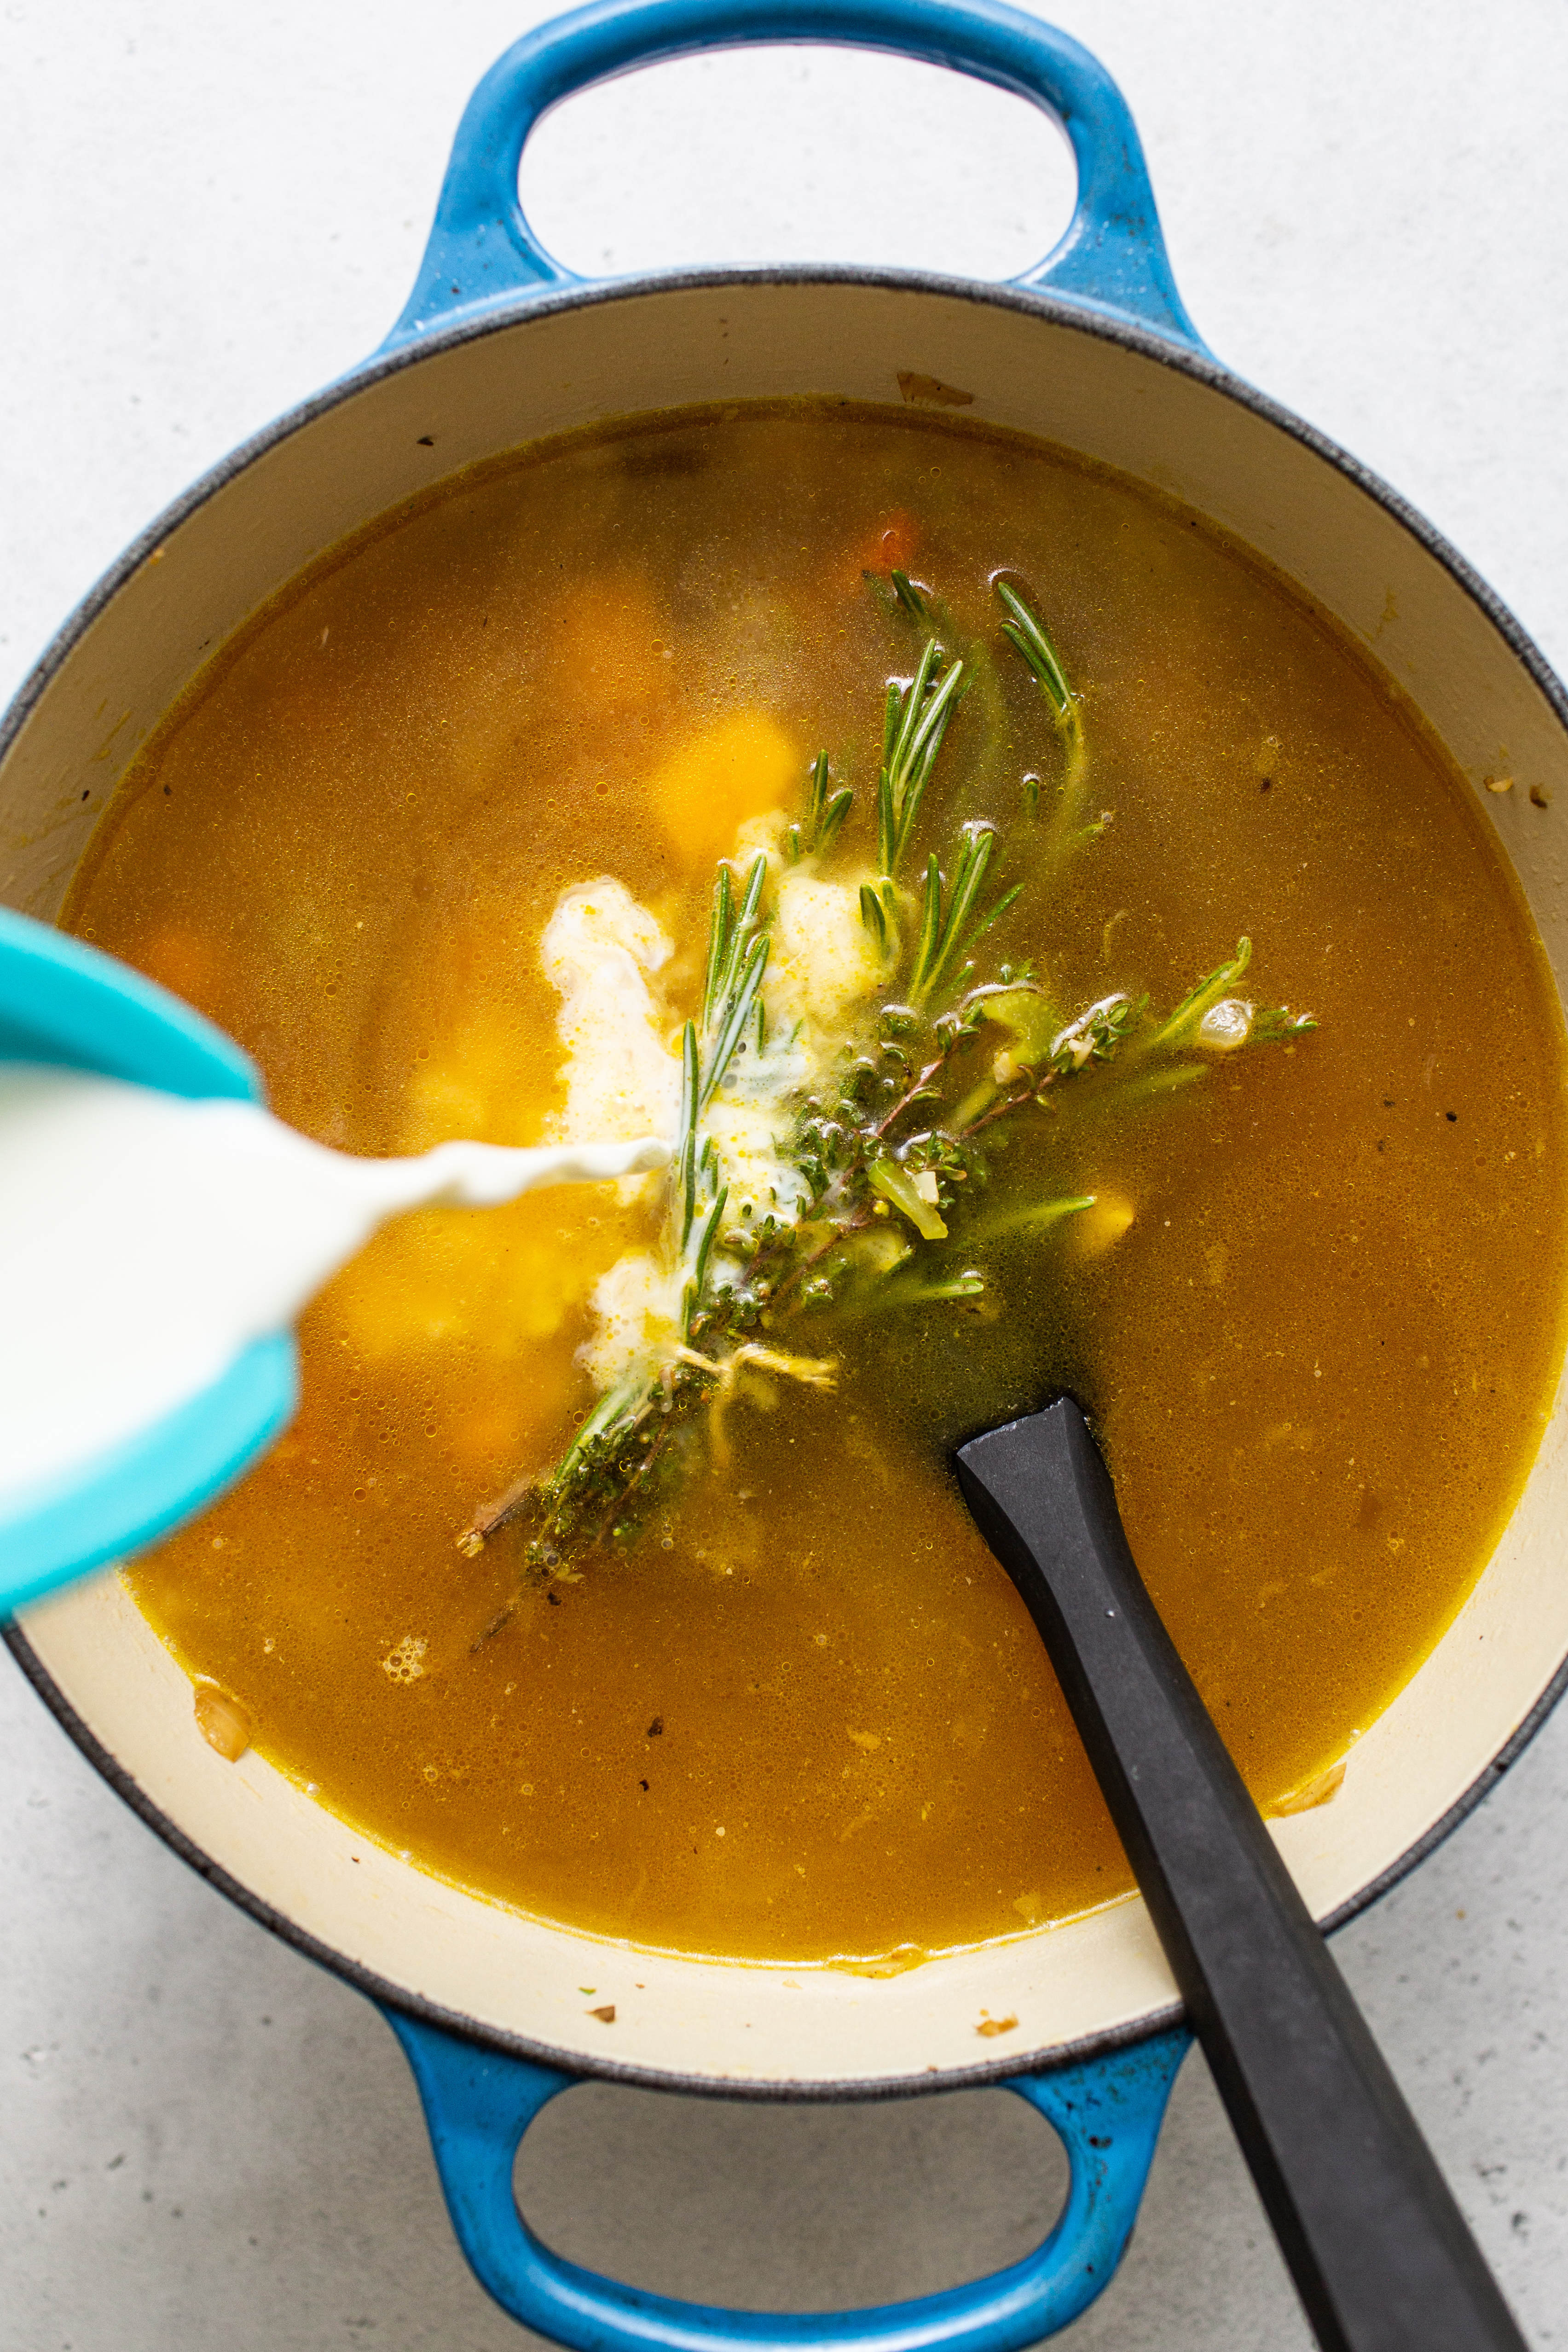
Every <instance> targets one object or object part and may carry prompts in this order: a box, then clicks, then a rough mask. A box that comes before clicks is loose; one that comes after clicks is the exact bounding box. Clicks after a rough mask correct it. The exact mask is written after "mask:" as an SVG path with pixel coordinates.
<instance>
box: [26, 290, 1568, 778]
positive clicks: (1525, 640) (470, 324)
mask: <svg viewBox="0 0 1568 2352" xmlns="http://www.w3.org/2000/svg"><path fill="white" fill-rule="evenodd" d="M767 286H773V287H779V288H786V289H787V288H792V287H815V286H845V287H863V288H866V289H872V290H875V291H878V292H885V293H900V294H904V293H913V294H935V295H938V296H941V297H943V298H944V299H947V300H956V301H963V302H970V303H973V304H975V305H976V306H977V307H984V308H989V309H993V310H1012V311H1015V312H1018V313H1019V314H1020V315H1021V316H1023V317H1026V318H1035V319H1040V320H1045V321H1047V322H1048V323H1049V324H1051V325H1052V326H1058V327H1065V328H1068V329H1070V330H1071V331H1074V332H1076V333H1079V334H1087V335H1091V336H1094V337H1096V338H1097V339H1098V340H1099V341H1102V342H1108V343H1113V344H1115V345H1117V346H1119V347H1120V348H1121V349H1122V350H1124V351H1129V352H1135V353H1136V354H1137V355H1138V356H1139V357H1140V358H1142V359H1148V360H1153V361H1154V362H1155V363H1156V364H1157V365H1159V366H1161V367H1165V368H1168V369H1169V370H1170V371H1171V372H1172V373H1175V374H1178V375H1186V376H1189V377H1191V378H1192V379H1193V380H1194V382H1196V383H1201V384H1204V385H1206V386H1207V389H1208V390H1209V391H1211V392H1215V393H1218V394H1220V395H1221V397H1223V398H1225V399H1228V400H1232V401H1234V402H1235V403H1236V404H1237V405H1238V406H1239V407H1241V408H1245V409H1248V410H1249V411H1250V412H1251V414H1252V415H1254V416H1257V417H1259V418H1260V419H1261V420H1262V422H1263V423H1264V424H1266V425H1273V426H1275V427H1276V428H1277V429H1278V430H1279V431H1281V432H1282V433H1284V434H1286V435H1287V436H1289V437H1290V438H1291V440H1293V441H1297V442H1300V443H1301V446H1302V447H1304V448H1306V449H1310V450H1311V451H1312V454H1313V455H1314V456H1315V457H1321V458H1322V460H1323V461H1324V462H1325V463H1326V464H1328V465H1330V466H1332V467H1333V468H1334V470H1335V471H1336V472H1337V473H1341V474H1343V476H1344V477H1345V478H1346V479H1347V480H1348V481H1350V482H1351V483H1353V484H1354V487H1355V488H1357V489H1359V490H1361V491H1362V492H1364V495H1365V496H1366V497H1368V498H1370V499H1372V500H1373V502H1374V503H1375V505H1377V506H1380V507H1382V508H1383V509H1384V511H1385V513H1386V514H1388V515H1390V516H1392V518H1393V519H1394V520H1395V521H1396V522H1397V523H1399V524H1401V525H1402V526H1403V528H1404V529H1405V530H1407V531H1408V532H1409V533H1410V535H1411V537H1412V538H1413V539H1415V540H1416V541H1417V542H1418V543H1419V544H1420V546H1422V547H1423V548H1424V549H1425V550H1426V551H1427V554H1428V555H1430V556H1432V557H1433V558H1434V559H1435V560H1436V562H1438V563H1439V564H1440V565H1441V566H1442V568H1443V569H1444V571H1446V572H1448V574H1449V576H1450V577H1451V578H1452V580H1453V581H1454V582H1455V583H1456V585H1457V586H1458V587H1459V588H1460V589H1462V590H1463V592H1464V593H1465V594H1466V595H1467V596H1468V597H1469V600H1470V602H1471V603H1472V604H1477V605H1479V608H1480V610H1481V612H1482V613H1483V614H1485V616H1486V618H1487V619H1488V620H1489V621H1490V623H1491V625H1492V626H1493V627H1494V628H1495V629H1496V630H1497V632H1498V634H1499V635H1500V636H1501V638H1502V639H1503V641H1504V643H1505V644H1506V645H1507V646H1508V647H1509V650H1510V651H1511V653H1512V654H1513V655H1514V656H1515V658H1516V659H1517V660H1518V661H1519V662H1520V663H1521V665H1522V667H1524V668H1525V669H1526V670H1527V671H1528V672H1529V674H1530V677H1531V679H1532V680H1533V682H1534V684H1535V685H1536V686H1537V687H1538V688H1540V690H1541V692H1542V695H1544V697H1545V698H1546V700H1547V701H1548V703H1550V705H1551V707H1552V712H1553V714H1554V716H1555V717H1556V719H1557V720H1558V723H1559V725H1560V726H1562V727H1563V730H1565V731H1568V688H1565V687H1564V684H1563V680H1562V679H1561V678H1560V677H1558V675H1557V673H1556V671H1555V670H1554V669H1553V668H1552V665H1551V663H1550V662H1549V661H1548V660H1547V658H1546V656H1545V655H1544V654H1543V653H1542V650H1541V648H1540V646H1538V645H1537V644H1536V642H1535V640H1534V638H1533V637H1532V636H1531V635H1530V632H1529V631H1528V630H1527V629H1526V628H1525V627H1524V626H1523V625H1522V623H1521V622H1520V621H1519V620H1518V618H1517V617H1516V616H1515V614H1513V613H1512V612H1511V610H1510V608H1509V607H1508V605H1506V604H1504V603H1503V601H1502V599H1501V597H1500V596H1499V595H1498V594H1497V593H1496V591H1495V590H1494V589H1492V588H1491V587H1490V586H1489V585H1488V583H1487V582H1486V581H1485V580H1484V579H1483V578H1482V577H1481V575H1480V573H1479V572H1478V571H1477V570H1476V569H1475V567H1474V566H1473V564H1471V563H1470V562H1468V561H1467V559H1466V558H1465V557H1464V556H1463V555H1461V554H1460V552H1459V551H1458V548H1457V547H1455V546H1454V544H1453V542H1452V541H1450V540H1448V539H1446V538H1445V537H1444V535H1443V533H1442V532H1441V531H1439V530H1437V528H1436V527H1435V526H1434V525H1433V524H1432V523H1430V522H1428V521H1427V518H1426V516H1425V515H1424V514H1422V512H1421V511H1420V509H1419V508H1417V507H1416V506H1413V505H1412V504H1411V502H1410V501H1409V499H1406V498H1405V497H1404V496H1403V495H1402V494H1401V493H1400V492H1399V491H1398V490H1396V489H1395V488H1393V486H1392V484H1391V483H1388V482H1385V480H1384V478H1383V477H1382V476H1381V475H1380V474H1377V473H1375V472H1374V471H1373V469H1372V468H1371V467H1369V466H1364V465H1363V464H1362V462H1361V460H1360V459H1359V458H1358V457H1353V456H1352V455H1351V453H1350V451H1349V450H1347V449H1344V448H1343V447H1342V446H1340V444H1339V443H1338V442H1337V441H1334V440H1333V439H1331V438H1330V436H1328V435H1327V434H1326V433H1322V432H1320V431H1319V429H1318V427H1317V426H1316V425H1309V424H1308V423H1307V421H1306V419H1305V418H1304V417H1301V416H1298V415H1296V414H1295V412H1294V410H1292V409H1290V408H1287V407H1285V406H1284V404H1282V403H1281V402H1280V401H1277V400H1275V399H1273V398H1272V397H1271V395H1270V394H1268V393H1265V392H1260V390H1259V389H1258V387H1257V386H1256V385H1255V384H1250V383H1248V382H1247V381H1246V379H1245V378H1244V377H1242V376H1239V375H1238V374H1236V373H1235V372H1234V371H1233V370H1232V369H1230V368H1228V367H1227V366H1226V365H1225V364H1224V362H1223V361H1220V360H1218V359H1216V358H1215V357H1214V355H1213V354H1212V352H1208V351H1207V350H1206V349H1204V348H1202V347H1201V346H1198V345H1196V344H1194V345H1189V344H1186V343H1179V342H1176V341H1173V340H1172V339H1171V338H1169V337H1167V336H1165V335H1161V334H1157V333H1155V331H1153V330H1152V329H1150V328H1146V327H1140V326H1138V325H1136V324H1135V323H1134V321H1133V320H1130V319H1127V318H1124V317H1123V316H1122V315H1121V314H1120V313H1119V312H1117V311H1114V310H1110V309H1108V308H1101V307H1100V306H1099V305H1097V304H1095V303H1093V302H1092V301H1090V300H1089V299H1087V298H1085V299H1063V298H1062V297H1060V296H1057V295H1053V294H1050V293H1046V292H1040V291H1037V290H1035V289H1032V288H1029V287H1024V286H1019V285H1015V284H1012V283H1009V282H1006V281H1003V282H999V283H998V282H988V281H986V280H984V279H980V278H959V277H954V276H951V275H944V274H943V273H941V272H938V271H936V270H916V269H871V268H860V267H858V266H854V265H851V264H827V263H816V264H798V263H785V264H765V265H760V266H758V267H755V268H726V269H668V270H651V271H644V272H641V273H639V274H637V275H635V276H632V277H628V278H606V279H586V280H582V281H580V282H577V283H572V284H568V285H564V286H560V287H558V288H552V289H549V290H548V291H534V292H531V293H523V294H520V295H517V294H512V295H504V296H499V297H497V298H496V299H494V300H492V301H490V302H487V303H485V304H483V305H476V306H474V307H473V308H471V309H469V310H465V311H464V312H462V313H461V314H459V315H458V316H457V317H456V318H455V319H454V320H453V321H452V322H451V324H450V325H447V326H444V327H441V326H435V327H431V328H429V329H427V330H425V331H423V332H422V333H420V334H417V335H415V336H414V337H413V338H412V339H411V340H410V341H407V342H404V343H400V344H399V345H397V347H396V348H395V349H393V350H392V351H387V350H384V349H383V350H380V351H376V352H371V355H370V356H369V357H368V358H367V359H365V360H362V361H361V362H358V363H357V364H355V365H354V366H352V367H350V368H349V369H348V370H347V371H346V372H345V373H343V374H342V375H340V376H338V377H336V378H335V379H334V380H333V382H331V383H328V384H325V385H323V386H322V388H321V389H320V390H319V392H315V393H312V394H309V395H308V398H306V399H304V400H301V401H298V402H297V403H296V404H295V405H294V406H293V407H292V408H287V409H285V410H284V412H283V414H282V415H280V416H277V417H275V418H274V419H273V420H272V422H271V423H270V424H268V425H263V426H261V428H260V429H259V430H258V431H257V432H256V433H253V434H251V435H249V436H247V437H246V439H245V440H243V441H241V442H240V443H238V444H237V446H235V448H233V449H231V450H230V451H229V452H228V454H227V455H226V456H225V457H220V458H219V459H218V461H217V463H216V464H215V465H214V466H211V467H208V468H207V470H206V472H205V473H204V474H199V475H198V476H197V478H196V479H195V480H194V481H193V483H192V484H191V485H190V487H189V488H187V489H185V490H183V491H182V492H181V493H180V495H179V497H178V498H176V499H173V500H172V501H171V503H170V504H169V505H168V506H166V507H165V508H164V509H162V513H160V514H158V515H156V516H154V518H153V520H152V521H151V522H150V523H149V524H147V526H146V527H145V529H144V530H141V531H139V532H138V533H137V535H136V537H135V538H134V539H133V540H131V541H130V542H129V544H128V545H127V547H126V548H125V550H124V551H123V553H122V554H121V555H120V556H119V557H118V558H117V560H116V561H115V562H113V563H112V564H110V567H109V569H108V570H107V571H106V572H103V573H102V574H101V575H100V577H99V579H98V580H97V581H96V582H95V583H94V584H93V585H92V587H91V588H89V590H88V592H87V593H86V595H85V596H83V597H82V599H81V601H80V602H79V603H78V604H77V605H76V606H75V608H74V610H73V611H71V612H70V613H69V614H67V616H66V618H65V620H64V621H63V622H62V623H61V625H60V626H59V627H58V628H57V630H56V632H55V634H54V635H53V636H52V637H50V638H49V640H48V642H47V644H46V645H45V646H44V648H43V650H42V652H41V653H40V654H39V655H38V656H37V659H36V660H35V661H34V663H33V664H32V667H30V668H29V669H28V670H27V672H26V675H25V676H24V677H23V679H22V682H21V684H20V685H19V686H18V687H17V688H16V693H15V694H14V695H13V697H12V698H11V701H10V703H9V704H8V705H7V707H6V709H5V711H4V712H3V713H0V765H3V764H4V762H5V758H6V757H7V755H8V753H9V751H10V750H11V746H12V744H13V743H14V742H15V740H16V737H17V736H18V735H19V734H20V732H21V730H22V729H23V728H24V727H25V726H26V722H27V720H28V719H30V718H31V716H32V714H33V711H34V709H36V708H37V704H38V702H39V700H40V699H41V698H42V696H43V694H44V692H45V690H46V688H47V687H48V685H49V684H50V682H51V680H52V679H53V677H54V676H55V673H56V671H57V669H58V668H59V667H60V665H61V664H62V662H63V661H64V660H65V658H66V656H67V655H68V653H69V652H70V651H71V650H72V648H73V647H74V646H76V645H77V643H78V640H79V639H80V638H81V637H82V636H83V635H85V634H86V632H87V630H88V629H89V627H90V626H91V625H92V623H93V622H94V621H95V620H97V618H98V617H99V614H100V613H101V612H103V611H104V609H105V608H106V606H107V605H109V604H110V603H111V602H112V600H113V599H114V597H115V596H117V595H118V594H119V593H120V589H121V588H123V587H124V586H125V585H126V583H128V582H129V581H130V580H131V578H132V577H133V576H134V574H135V573H136V572H139V571H140V570H141V566H142V565H143V564H144V563H145V562H146V561H147V559H148V557H149V556H150V555H151V554H152V552H153V551H154V550H155V549H156V548H158V547H160V546H162V543H163V541H165V540H167V539H168V538H169V537H170V536H171V534H172V532H174V531H175V530H178V529H179V527H180V525H181V524H182V523H183V522H185V521H187V520H189V518H190V517H191V516H192V515H193V514H194V513H196V512H197V511H198V510H199V509H201V508H202V507H204V505H205V504H206V503H207V501H208V499H212V498H214V497H215V496H216V495H217V493H218V492H219V491H220V490H222V489H224V488H225V487H226V486H227V485H228V483H229V482H231V481H233V480H234V479H235V478H236V477H237V476H238V475H240V474H242V473H244V472H245V471H246V468H247V467H250V466H252V465H253V464H255V463H256V460H257V459H258V458H260V457H265V456H267V454H268V452H269V451H271V450H273V449H276V448H278V447H280V446H282V444H283V443H284V442H285V441H287V440H288V439H290V438H291V437H292V436H293V435H294V434H296V433H297V432H299V431H301V430H302V429H303V428H304V427H305V426H306V425H312V424H314V423H315V422H316V420H317V419H318V418H319V417H321V416H324V415H327V414H328V413H329V411H330V410H332V409H334V408H338V407H340V406H342V405H344V404H346V403H347V402H349V401H350V400H352V399H353V398H354V397H355V395H356V394H359V393H361V392H364V391H367V390H369V389H370V387H371V385H373V384H377V383H382V382H383V381H385V380H386V379H387V378H388V377H390V376H393V375H399V374H402V373H403V372H404V371H405V370H407V369H410V368H414V367H417V366H419V365H420V364H421V362H423V361H424V360H427V359H433V358H434V357H436V356H438V355H439V354H442V353H444V352H453V351H456V350H458V349H460V348H461V347H462V346H463V345H464V344H466V343H470V342H477V341H481V340H483V338H484V337H486V336H487V335H491V334H497V333H499V332H502V331H505V330H507V329H508V328H511V327H515V326H519V325H525V324H527V323H528V322H529V321H531V320H534V319H546V318H555V317H559V315H560V314H561V313H562V312H565V311H569V310H589V309H598V308H600V307H601V306H604V305H609V304H613V303H617V302H625V301H640V300H644V299H648V298H649V297H652V296H655V295H661V294H673V293H685V292H690V291H694V290H695V291H699V292H700V291H713V290H720V289H725V288H727V287H734V288H737V289H738V288H750V287H767ZM438 479H439V477H438ZM433 487H434V486H433Z"/></svg>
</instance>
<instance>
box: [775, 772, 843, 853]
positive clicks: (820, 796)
mask: <svg viewBox="0 0 1568 2352" xmlns="http://www.w3.org/2000/svg"><path fill="white" fill-rule="evenodd" d="M829 781H830V779H829V772H828V755H827V753H826V752H825V751H819V752H818V754H817V756H816V759H815V760H814V761H813V762H812V765H811V783H810V792H809V793H808V795H807V800H806V814H805V816H804V817H803V818H802V819H801V820H800V822H799V823H798V824H792V825H791V826H790V827H789V831H788V832H787V833H786V835H785V836H784V844H785V856H787V857H788V858H789V863H790V864H791V865H792V866H793V865H796V864H798V863H799V861H800V859H801V858H802V857H821V856H823V855H824V854H825V853H826V852H827V851H828V850H830V849H831V847H832V845H833V842H834V839H835V837H836V835H837V834H838V832H839V829H840V827H841V825H842V824H843V821H844V819H845V817H847V816H848V814H849V813H850V810H851V808H852V805H853V803H854V794H853V793H852V792H850V791H849V790H848V789H847V788H846V789H845V790H843V791H841V792H836V793H830V792H829V790H828V783H829Z"/></svg>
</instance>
